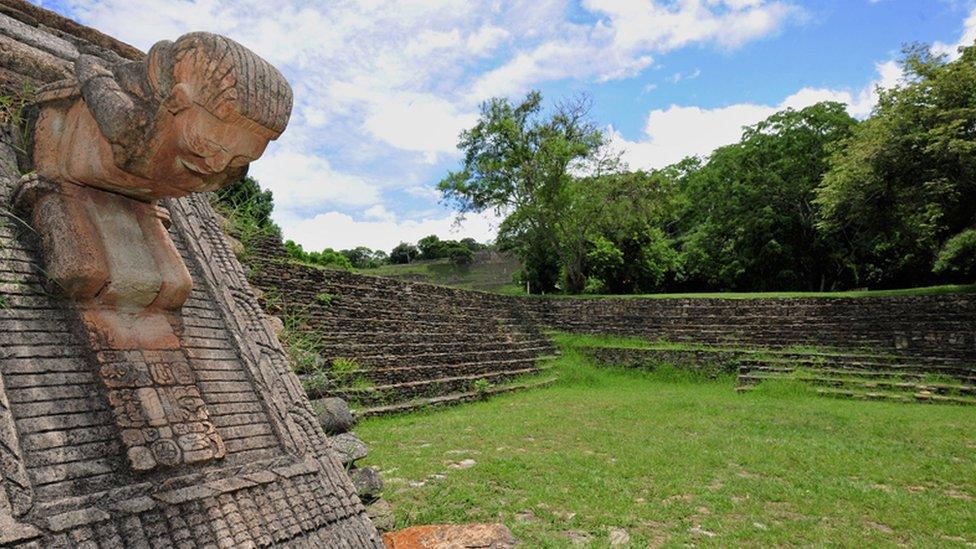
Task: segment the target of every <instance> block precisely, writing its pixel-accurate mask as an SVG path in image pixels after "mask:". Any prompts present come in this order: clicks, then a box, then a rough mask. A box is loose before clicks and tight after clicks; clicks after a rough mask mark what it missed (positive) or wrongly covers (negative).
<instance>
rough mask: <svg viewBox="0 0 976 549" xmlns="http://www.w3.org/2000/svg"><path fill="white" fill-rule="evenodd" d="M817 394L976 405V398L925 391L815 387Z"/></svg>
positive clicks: (866, 398)
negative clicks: (892, 391) (906, 391)
mask: <svg viewBox="0 0 976 549" xmlns="http://www.w3.org/2000/svg"><path fill="white" fill-rule="evenodd" d="M816 392H817V394H819V395H821V396H829V397H841V398H854V399H859V400H887V401H892V402H904V403H915V402H921V403H926V404H956V405H961V406H976V399H972V398H964V397H955V396H944V395H935V394H926V393H914V394H911V393H890V392H885V391H865V392H862V391H851V390H846V389H816Z"/></svg>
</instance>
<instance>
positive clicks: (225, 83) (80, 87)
mask: <svg viewBox="0 0 976 549" xmlns="http://www.w3.org/2000/svg"><path fill="white" fill-rule="evenodd" d="M75 76H76V80H75V81H69V82H63V83H60V84H57V85H54V86H52V87H50V88H48V89H46V90H42V93H41V97H40V115H39V117H38V121H37V124H36V131H35V147H34V161H35V167H36V170H37V172H38V173H39V174H41V175H43V176H46V177H50V178H53V179H56V180H62V181H70V182H74V183H78V184H81V185H85V186H91V187H96V188H100V189H104V190H109V191H113V192H117V193H120V194H124V195H127V196H131V197H133V198H137V199H140V200H154V199H158V198H163V197H179V196H183V195H186V194H189V193H192V192H203V191H212V190H215V189H218V188H220V187H222V186H224V185H227V184H229V183H232V182H235V181H238V180H240V179H241V178H242V177H243V176H244V174H245V173H246V172H247V166H248V164H249V163H250V162H252V161H254V160H256V159H257V158H258V157H260V156H261V154H262V153H263V152H264V150H265V148H266V147H267V145H268V142H269V141H271V140H273V139H276V138H277V137H278V136H279V135H280V134H281V132H282V131H284V129H285V126H286V125H287V123H288V118H289V116H290V114H291V107H292V92H291V87H290V86H289V85H288V82H287V81H286V80H285V78H284V77H283V76H282V74H281V73H280V72H278V70H277V69H275V68H274V67H273V66H271V65H270V64H269V63H267V62H266V61H264V60H263V59H261V58H260V57H258V56H257V55H256V54H254V53H253V52H251V51H250V50H248V49H247V48H245V47H244V46H242V45H240V44H238V43H237V42H234V41H233V40H231V39H229V38H226V37H224V36H219V35H215V34H210V33H204V32H197V33H191V34H186V35H184V36H182V37H180V38H179V39H177V40H176V41H175V42H171V41H162V42H158V43H157V44H156V45H155V46H153V47H152V49H151V50H150V52H149V55H148V56H147V57H146V58H145V59H144V60H142V61H134V62H129V63H123V64H120V65H115V66H106V65H105V63H104V61H102V60H101V59H98V58H95V57H91V56H84V55H83V56H81V57H79V59H78V60H77V61H76V63H75Z"/></svg>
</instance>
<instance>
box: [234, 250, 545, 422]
mask: <svg viewBox="0 0 976 549" xmlns="http://www.w3.org/2000/svg"><path fill="white" fill-rule="evenodd" d="M249 277H250V279H251V282H252V283H253V284H254V285H255V286H257V287H258V288H260V289H261V290H262V292H263V294H264V298H263V299H264V303H265V305H266V306H268V307H269V309H270V312H271V313H272V314H278V315H281V316H285V317H287V316H289V315H291V316H300V317H301V318H302V319H303V321H304V323H305V324H306V326H305V329H307V330H309V331H310V332H312V334H313V335H314V337H315V338H316V340H317V341H318V342H319V343H320V344H321V348H320V352H321V355H322V361H321V362H322V365H321V367H322V368H323V369H324V370H325V371H326V372H327V373H328V374H329V375H332V376H333V377H332V378H330V379H329V380H328V383H325V384H323V385H322V386H321V388H318V387H315V386H310V390H309V393H310V395H309V396H311V397H312V398H313V399H315V398H322V397H327V396H341V397H343V398H346V399H347V400H349V401H350V402H352V403H354V405H355V406H356V407H357V409H358V411H359V413H360V414H375V413H390V412H399V411H403V410H407V409H413V408H416V407H417V406H423V405H438V404H448V403H453V402H459V401H464V400H471V399H474V398H478V397H480V396H483V395H484V394H487V393H491V392H500V391H505V390H509V389H511V387H509V386H507V385H506V383H507V382H511V381H512V380H517V379H518V378H520V377H522V376H527V375H533V376H534V375H535V374H540V373H543V372H544V371H545V369H546V365H545V363H544V362H543V361H540V358H543V357H546V356H551V355H552V354H553V353H554V347H553V345H552V342H551V341H550V340H549V339H548V338H547V337H546V336H545V335H544V334H543V333H542V332H541V331H540V329H539V328H538V326H537V325H536V323H535V322H534V320H533V318H532V317H530V316H529V314H528V312H527V311H525V310H524V309H523V307H522V302H521V301H519V300H515V299H510V298H507V297H505V296H500V295H494V294H487V293H482V292H471V291H466V290H459V289H454V288H445V287H440V286H434V285H431V284H423V283H411V282H405V281H400V280H394V279H389V278H380V277H375V276H365V275H359V274H354V273H349V272H345V271H337V270H327V269H319V268H314V267H305V266H302V265H297V264H294V263H293V262H290V261H289V258H288V257H287V255H286V254H285V253H284V250H283V248H282V247H281V243H280V241H278V240H277V239H276V238H267V239H265V240H263V241H261V242H260V243H259V244H258V245H257V246H256V251H255V252H254V253H253V257H252V258H251V259H250V260H249ZM337 360H338V361H340V364H346V365H349V366H351V370H350V371H343V372H341V374H340V373H339V372H335V371H334V370H335V369H334V368H333V365H334V364H335V361H337ZM336 376H339V379H336ZM343 381H345V383H343ZM546 381H547V380H546V378H545V377H543V378H542V379H541V380H536V381H533V382H532V383H533V384H537V383H545V382H546Z"/></svg>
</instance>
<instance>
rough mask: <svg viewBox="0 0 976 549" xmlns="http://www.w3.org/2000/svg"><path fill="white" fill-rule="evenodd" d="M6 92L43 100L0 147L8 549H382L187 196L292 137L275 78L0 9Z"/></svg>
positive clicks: (0, 510) (204, 45)
mask: <svg viewBox="0 0 976 549" xmlns="http://www.w3.org/2000/svg"><path fill="white" fill-rule="evenodd" d="M0 82H2V86H0V88H2V89H3V90H4V93H18V91H17V90H25V89H29V88H34V89H36V91H37V93H36V94H35V95H34V99H36V103H35V104H36V109H35V110H34V112H33V118H32V119H30V120H29V123H28V124H27V125H25V126H23V127H11V125H10V124H11V123H16V122H21V121H23V120H25V119H28V117H23V118H22V117H21V116H19V113H18V116H17V117H15V118H16V119H8V120H4V123H5V124H6V125H4V126H3V128H2V134H0V138H2V139H0V160H2V162H0V204H2V206H3V207H2V209H0V213H2V215H0V250H2V253H0V290H2V302H0V339H2V347H0V546H26V547H76V546H78V547H87V546H90V547H140V546H143V547H145V546H154V547H176V546H179V547H196V546H220V547H249V546H250V547H254V546H267V545H284V546H314V547H379V546H381V541H380V539H379V537H378V534H377V532H376V530H375V528H374V527H373V525H372V524H371V522H370V520H369V518H368V517H367V514H366V510H365V508H364V507H363V505H362V503H361V501H360V499H359V497H358V496H357V494H356V487H355V486H354V485H353V484H352V482H351V481H350V480H349V477H348V476H347V475H346V474H345V471H344V468H343V464H342V461H341V460H340V458H339V457H338V455H337V453H336V451H335V449H334V448H333V444H332V442H331V441H330V440H329V438H328V437H327V436H326V434H325V433H324V432H323V431H322V429H321V427H320V426H319V424H318V420H317V418H316V416H315V413H314V411H313V410H312V408H311V406H310V404H309V402H308V399H307V398H306V396H305V394H304V392H303V390H302V388H301V385H300V383H299V381H298V379H297V378H296V377H295V376H294V374H293V373H292V372H291V371H290V369H289V367H288V364H287V361H286V359H285V356H284V353H283V351H282V349H281V347H280V345H279V344H278V341H277V339H276V337H275V334H274V332H273V330H272V328H271V326H270V325H269V323H268V322H267V320H266V318H265V315H264V314H263V312H262V311H261V308H260V306H259V305H258V303H257V301H256V299H255V297H254V295H253V293H252V291H251V289H250V286H249V285H248V283H247V281H246V279H245V277H244V272H243V270H242V268H241V266H240V265H239V264H238V263H237V261H236V259H235V258H234V256H233V254H232V253H231V251H230V249H229V247H228V245H227V242H226V239H225V238H224V236H223V234H222V233H221V231H220V228H219V226H218V223H217V219H216V217H215V215H214V212H213V211H212V209H211V208H210V205H209V201H208V199H207V198H206V197H204V196H201V195H192V194H190V193H194V192H199V191H206V190H211V189H215V188H219V187H220V186H222V185H224V184H225V183H227V182H229V181H233V180H235V179H236V178H239V177H240V175H241V174H242V173H243V170H244V169H245V167H246V165H247V163H248V162H250V161H252V160H254V159H256V158H257V157H259V156H260V155H261V153H262V152H263V150H264V147H265V145H266V144H267V141H268V140H269V139H273V138H274V137H276V136H277V135H278V134H279V133H280V132H281V131H282V130H283V129H284V126H285V124H286V122H287V119H288V113H289V111H290V105H291V97H290V90H289V88H288V86H287V83H286V82H284V79H283V78H282V77H281V75H280V74H279V73H278V72H277V71H276V70H274V68H273V67H271V66H270V65H268V64H266V63H265V62H264V61H262V60H261V59H260V58H258V57H257V56H255V55H254V54H253V53H251V52H249V51H248V50H246V49H245V48H243V47H242V46H240V45H238V44H236V43H234V42H233V41H231V40H229V39H227V38H224V37H219V36H215V35H208V34H203V33H197V34H192V35H187V36H184V37H182V38H180V39H178V40H176V41H175V42H161V43H159V44H157V45H156V46H154V47H153V49H152V50H151V52H150V54H149V55H148V56H143V55H142V54H141V53H140V52H138V51H136V50H134V49H133V48H131V47H129V46H126V45H124V44H121V43H118V42H117V41H114V40H112V39H110V38H108V37H105V36H104V35H101V34H99V33H97V32H95V31H92V30H91V29H85V28H84V27H81V26H79V25H76V24H74V23H72V22H70V21H67V20H65V19H63V18H61V17H59V16H57V15H55V14H53V13H51V12H47V11H45V10H42V9H39V8H36V7H34V6H31V5H30V4H27V3H25V2H20V1H16V0H0ZM24 129H26V130H28V131H27V132H26V133H25V132H24V131H23V130H24ZM25 138H30V139H25ZM215 143H216V144H217V145H219V146H217V145H214V144H215ZM28 171H31V173H30V175H27V176H24V177H22V176H21V173H24V172H28ZM15 207H16V208H17V209H18V210H19V211H20V212H21V214H20V215H15V214H14V213H13V209H14V208H15Z"/></svg>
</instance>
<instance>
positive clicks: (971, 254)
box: [932, 229, 976, 282]
mask: <svg viewBox="0 0 976 549" xmlns="http://www.w3.org/2000/svg"><path fill="white" fill-rule="evenodd" d="M932 270H933V271H934V272H935V273H937V274H939V275H942V276H945V277H946V278H947V279H949V280H951V281H952V282H973V281H976V229H966V230H965V231H963V232H961V233H959V234H957V235H956V236H954V237H952V238H950V239H949V240H947V241H946V243H945V245H944V246H943V247H942V250H940V251H939V255H938V257H936V260H935V266H934V267H933V269H932Z"/></svg>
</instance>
